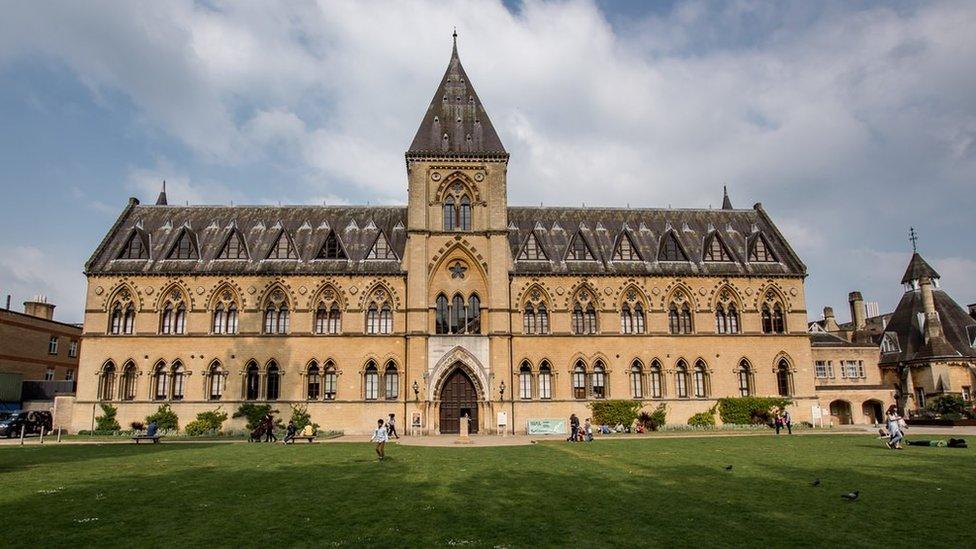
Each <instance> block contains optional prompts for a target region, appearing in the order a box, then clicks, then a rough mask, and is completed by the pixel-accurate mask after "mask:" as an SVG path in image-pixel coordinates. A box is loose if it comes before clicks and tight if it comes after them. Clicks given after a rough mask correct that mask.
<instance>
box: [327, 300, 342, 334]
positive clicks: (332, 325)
mask: <svg viewBox="0 0 976 549" xmlns="http://www.w3.org/2000/svg"><path fill="white" fill-rule="evenodd" d="M327 328H328V332H329V333H330V334H338V333H339V332H341V331H342V312H341V311H340V310H339V304H338V303H333V304H332V306H330V307H329V325H328V326H327Z"/></svg>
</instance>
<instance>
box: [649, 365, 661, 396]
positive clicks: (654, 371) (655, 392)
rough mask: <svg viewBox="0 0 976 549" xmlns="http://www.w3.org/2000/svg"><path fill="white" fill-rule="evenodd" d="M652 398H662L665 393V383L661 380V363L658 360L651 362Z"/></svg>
mask: <svg viewBox="0 0 976 549" xmlns="http://www.w3.org/2000/svg"><path fill="white" fill-rule="evenodd" d="M650 382H651V398H661V396H663V394H664V384H663V383H662V381H661V363H660V362H658V361H656V360H655V361H653V362H651V373H650Z"/></svg>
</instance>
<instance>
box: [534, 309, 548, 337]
mask: <svg viewBox="0 0 976 549" xmlns="http://www.w3.org/2000/svg"><path fill="white" fill-rule="evenodd" d="M537 314H538V317H537V320H538V323H539V324H538V326H539V328H538V332H537V333H540V334H548V333H549V311H547V310H546V304H545V303H539V307H538V308H537Z"/></svg>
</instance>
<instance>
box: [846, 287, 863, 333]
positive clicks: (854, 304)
mask: <svg viewBox="0 0 976 549" xmlns="http://www.w3.org/2000/svg"><path fill="white" fill-rule="evenodd" d="M847 301H848V303H850V304H851V322H853V323H854V329H855V330H863V329H864V297H863V296H861V292H857V291H854V292H851V293H850V294H848V295H847Z"/></svg>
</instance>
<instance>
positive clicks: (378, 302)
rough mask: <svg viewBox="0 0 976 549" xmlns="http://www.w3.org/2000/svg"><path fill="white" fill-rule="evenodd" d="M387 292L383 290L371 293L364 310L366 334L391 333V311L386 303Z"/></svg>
mask: <svg viewBox="0 0 976 549" xmlns="http://www.w3.org/2000/svg"><path fill="white" fill-rule="evenodd" d="M387 297H388V296H387V292H386V290H384V289H383V288H377V289H376V290H374V291H373V295H372V297H371V299H372V301H370V302H369V307H368V308H367V309H366V333H367V334H389V333H392V332H393V309H391V308H390V303H389V301H387Z"/></svg>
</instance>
